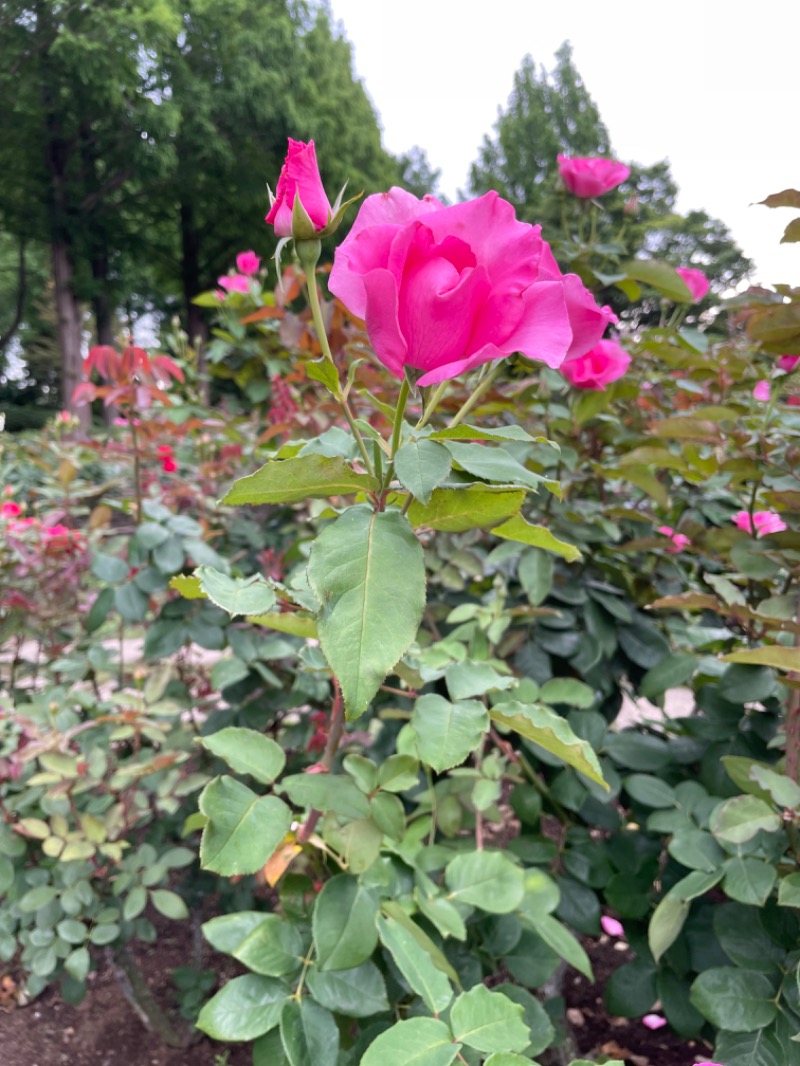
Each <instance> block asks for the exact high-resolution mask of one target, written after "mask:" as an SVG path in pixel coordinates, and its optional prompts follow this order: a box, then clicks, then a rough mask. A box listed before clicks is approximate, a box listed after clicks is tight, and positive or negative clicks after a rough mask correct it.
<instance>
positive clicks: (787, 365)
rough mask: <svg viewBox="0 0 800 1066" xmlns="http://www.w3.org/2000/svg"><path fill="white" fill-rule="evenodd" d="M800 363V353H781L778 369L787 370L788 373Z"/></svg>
mask: <svg viewBox="0 0 800 1066" xmlns="http://www.w3.org/2000/svg"><path fill="white" fill-rule="evenodd" d="M798 363H800V355H780V356H778V369H779V370H785V371H786V373H787V374H789V373H791V372H792V370H794V368H795V367H796V366H797V364H798Z"/></svg>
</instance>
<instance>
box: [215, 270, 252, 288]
mask: <svg viewBox="0 0 800 1066" xmlns="http://www.w3.org/2000/svg"><path fill="white" fill-rule="evenodd" d="M217 284H218V285H221V286H222V288H223V289H225V291H226V292H250V282H249V281H248V279H247V278H246V277H244V275H243V274H223V275H222V277H221V278H217Z"/></svg>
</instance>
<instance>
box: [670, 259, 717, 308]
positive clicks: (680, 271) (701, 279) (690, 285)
mask: <svg viewBox="0 0 800 1066" xmlns="http://www.w3.org/2000/svg"><path fill="white" fill-rule="evenodd" d="M675 273H676V274H677V275H678V276H679V277H681V278H683V280H684V282H685V283H686V288H687V289H688V290H689V292H690V293H691V294H692V301H693V302H694V303H699V302H700V301H701V300H702V299H703V297H704V296H705V294H706V293H707V292H708V290H709V289H710V288H711V285H710V284H709V281H708V278H707V277H706V276H705V274H704V273H703V271H702V270H697V269H696V268H695V267H676V268H675Z"/></svg>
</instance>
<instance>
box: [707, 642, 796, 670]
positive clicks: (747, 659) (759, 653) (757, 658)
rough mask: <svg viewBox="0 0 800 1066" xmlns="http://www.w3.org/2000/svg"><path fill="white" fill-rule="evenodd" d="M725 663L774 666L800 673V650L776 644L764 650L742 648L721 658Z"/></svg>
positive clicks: (778, 668)
mask: <svg viewBox="0 0 800 1066" xmlns="http://www.w3.org/2000/svg"><path fill="white" fill-rule="evenodd" d="M721 659H722V662H724V663H747V664H749V665H751V666H772V667H774V668H775V669H776V670H796V671H798V672H800V648H785V647H783V646H782V645H780V644H774V645H772V646H770V647H764V648H742V649H741V650H740V651H733V652H731V653H730V655H723V656H721Z"/></svg>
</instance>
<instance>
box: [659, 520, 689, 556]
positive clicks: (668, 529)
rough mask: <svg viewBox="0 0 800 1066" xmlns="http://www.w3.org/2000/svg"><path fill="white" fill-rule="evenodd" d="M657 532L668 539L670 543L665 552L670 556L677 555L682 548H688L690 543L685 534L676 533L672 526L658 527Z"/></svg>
mask: <svg viewBox="0 0 800 1066" xmlns="http://www.w3.org/2000/svg"><path fill="white" fill-rule="evenodd" d="M657 532H658V533H663V535H664V536H665V537H669V539H670V541H671V543H670V544H669V545H667V551H668V552H669V553H670V554H671V555H677V554H678V552H682V551H683V549H684V548H688V547H689V545H690V544H691V543H692V542H691V540H690V539H689V537H687V536H686V534H685V533H678V532H677V530H675V529H673V528H672V526H659V527H658V530H657Z"/></svg>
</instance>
